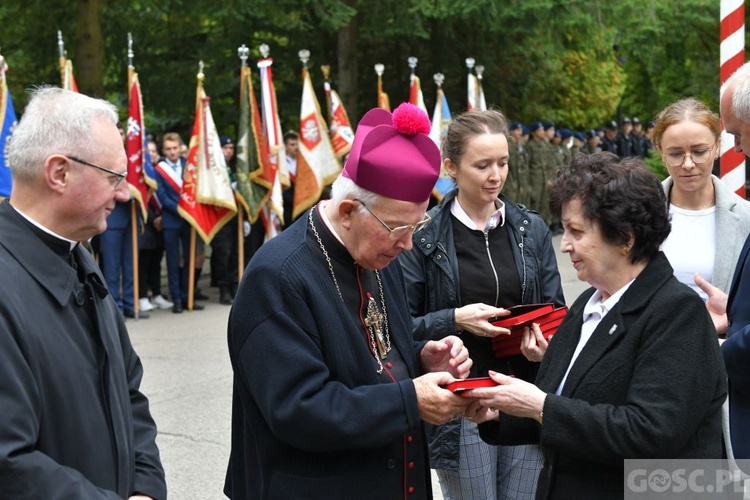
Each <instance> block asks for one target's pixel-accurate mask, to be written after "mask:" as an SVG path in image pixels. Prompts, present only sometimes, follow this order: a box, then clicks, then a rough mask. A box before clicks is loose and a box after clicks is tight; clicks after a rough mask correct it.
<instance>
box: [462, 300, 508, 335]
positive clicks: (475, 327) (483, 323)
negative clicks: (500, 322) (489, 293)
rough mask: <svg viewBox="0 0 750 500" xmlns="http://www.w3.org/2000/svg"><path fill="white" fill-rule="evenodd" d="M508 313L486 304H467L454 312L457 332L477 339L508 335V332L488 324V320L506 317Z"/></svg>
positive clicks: (505, 310) (505, 329)
mask: <svg viewBox="0 0 750 500" xmlns="http://www.w3.org/2000/svg"><path fill="white" fill-rule="evenodd" d="M508 314H510V311H508V310H507V309H503V308H498V307H492V306H488V305H487V304H482V303H476V304H467V305H465V306H463V307H459V308H456V309H455V311H454V315H455V320H454V321H455V323H456V330H457V331H467V332H470V333H473V334H474V335H476V336H477V337H497V336H498V335H510V330H508V329H507V328H500V327H499V326H495V325H493V324H492V323H490V321H489V320H490V318H495V317H497V316H507V315H508Z"/></svg>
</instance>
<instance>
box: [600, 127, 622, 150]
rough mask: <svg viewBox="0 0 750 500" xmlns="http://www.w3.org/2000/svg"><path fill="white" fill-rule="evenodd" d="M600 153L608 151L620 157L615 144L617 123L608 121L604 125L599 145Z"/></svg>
mask: <svg viewBox="0 0 750 500" xmlns="http://www.w3.org/2000/svg"><path fill="white" fill-rule="evenodd" d="M599 147H600V148H601V150H602V151H609V152H610V153H614V154H616V155H617V156H621V155H620V147H619V145H618V143H617V122H616V121H614V120H610V121H608V122H607V123H606V124H605V125H604V137H603V138H602V141H601V143H600V145H599Z"/></svg>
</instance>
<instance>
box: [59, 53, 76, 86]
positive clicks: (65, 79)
mask: <svg viewBox="0 0 750 500" xmlns="http://www.w3.org/2000/svg"><path fill="white" fill-rule="evenodd" d="M62 88H64V89H65V90H72V91H73V92H78V84H77V83H76V79H75V77H74V76H73V62H72V61H71V60H70V59H65V63H64V64H63V67H62Z"/></svg>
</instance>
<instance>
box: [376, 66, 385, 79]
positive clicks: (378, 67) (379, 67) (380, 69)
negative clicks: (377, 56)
mask: <svg viewBox="0 0 750 500" xmlns="http://www.w3.org/2000/svg"><path fill="white" fill-rule="evenodd" d="M383 71H385V66H383V65H382V64H381V63H377V64H376V65H375V73H377V74H378V76H383Z"/></svg>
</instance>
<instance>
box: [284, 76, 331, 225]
mask: <svg viewBox="0 0 750 500" xmlns="http://www.w3.org/2000/svg"><path fill="white" fill-rule="evenodd" d="M299 116H300V125H299V154H298V155H297V176H296V178H295V183H294V210H293V217H294V218H297V217H299V215H300V214H302V213H303V212H304V211H305V210H307V209H308V208H310V207H311V206H313V205H314V204H315V203H317V201H318V200H319V199H320V194H321V193H322V192H323V188H324V187H325V186H326V185H328V184H330V183H331V182H333V181H334V180H335V179H336V177H337V176H338V174H339V172H341V165H340V164H339V161H338V160H337V159H336V154H335V153H334V152H333V146H331V140H330V138H329V137H328V134H327V133H326V130H327V127H326V124H325V121H324V120H323V116H322V115H321V113H320V105H319V104H318V98H317V97H316V96H315V90H314V89H313V86H312V81H311V80H310V73H308V71H307V68H303V69H302V105H301V107H300V113H299Z"/></svg>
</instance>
